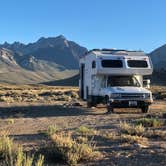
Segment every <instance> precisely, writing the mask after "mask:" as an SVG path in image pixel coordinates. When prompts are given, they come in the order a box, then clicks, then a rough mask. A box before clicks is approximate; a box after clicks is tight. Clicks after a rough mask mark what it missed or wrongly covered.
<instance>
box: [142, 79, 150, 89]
mask: <svg viewBox="0 0 166 166" xmlns="http://www.w3.org/2000/svg"><path fill="white" fill-rule="evenodd" d="M143 86H144V87H145V88H150V80H149V79H148V80H143Z"/></svg>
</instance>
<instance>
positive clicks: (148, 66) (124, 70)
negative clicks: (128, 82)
mask: <svg viewBox="0 0 166 166" xmlns="http://www.w3.org/2000/svg"><path fill="white" fill-rule="evenodd" d="M92 63H93V67H92V68H91V67H90V66H92ZM81 64H86V65H85V68H87V70H92V73H93V74H109V75H118V74H120V75H133V74H136V75H151V74H152V71H153V66H152V62H151V60H150V58H149V57H148V56H147V55H146V54H145V53H144V52H142V51H126V50H114V49H102V50H99V49H94V50H91V51H89V52H87V53H86V54H85V56H83V57H82V58H81V60H80V65H81ZM94 65H95V67H94Z"/></svg>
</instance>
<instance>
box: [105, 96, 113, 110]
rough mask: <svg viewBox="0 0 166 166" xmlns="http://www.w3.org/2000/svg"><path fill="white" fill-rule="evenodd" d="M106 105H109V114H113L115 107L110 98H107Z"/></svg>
mask: <svg viewBox="0 0 166 166" xmlns="http://www.w3.org/2000/svg"><path fill="white" fill-rule="evenodd" d="M105 104H106V105H107V113H113V112H114V107H113V105H112V104H111V103H110V101H109V97H108V96H105Z"/></svg>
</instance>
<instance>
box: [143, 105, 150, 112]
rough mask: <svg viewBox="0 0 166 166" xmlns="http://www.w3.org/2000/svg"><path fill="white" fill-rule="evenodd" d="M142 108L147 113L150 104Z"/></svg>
mask: <svg viewBox="0 0 166 166" xmlns="http://www.w3.org/2000/svg"><path fill="white" fill-rule="evenodd" d="M141 110H142V112H143V113H147V112H148V111H149V105H144V106H143V107H141Z"/></svg>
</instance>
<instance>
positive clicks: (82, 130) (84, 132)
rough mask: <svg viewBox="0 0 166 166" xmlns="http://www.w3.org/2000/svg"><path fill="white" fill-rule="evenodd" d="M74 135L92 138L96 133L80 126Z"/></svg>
mask: <svg viewBox="0 0 166 166" xmlns="http://www.w3.org/2000/svg"><path fill="white" fill-rule="evenodd" d="M76 133H77V134H80V135H82V136H90V135H91V136H92V135H95V134H96V131H95V130H94V129H92V128H89V127H86V126H80V127H79V128H77V129H76Z"/></svg>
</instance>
